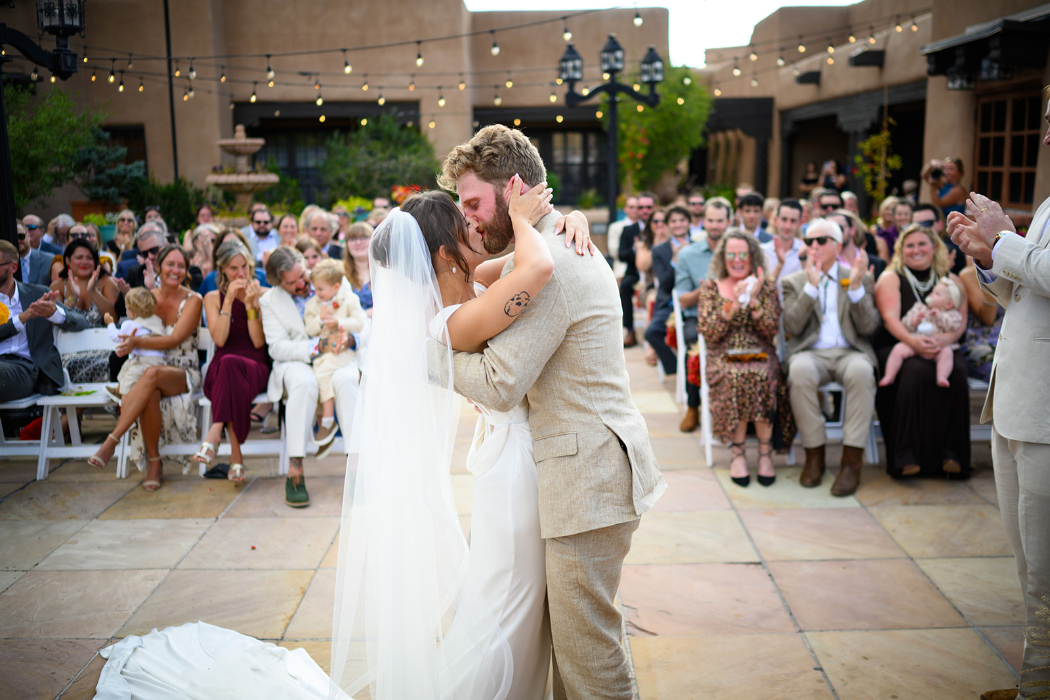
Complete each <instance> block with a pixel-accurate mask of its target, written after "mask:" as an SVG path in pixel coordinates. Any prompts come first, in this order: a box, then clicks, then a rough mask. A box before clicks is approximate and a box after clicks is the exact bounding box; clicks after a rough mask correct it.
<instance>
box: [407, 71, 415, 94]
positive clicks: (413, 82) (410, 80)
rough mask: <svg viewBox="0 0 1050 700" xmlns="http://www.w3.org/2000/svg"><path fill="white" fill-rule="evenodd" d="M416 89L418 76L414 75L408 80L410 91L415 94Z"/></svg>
mask: <svg viewBox="0 0 1050 700" xmlns="http://www.w3.org/2000/svg"><path fill="white" fill-rule="evenodd" d="M415 89H416V75H415V73H413V74H412V75H411V76H410V77H409V79H408V91H409V92H413V91H415Z"/></svg>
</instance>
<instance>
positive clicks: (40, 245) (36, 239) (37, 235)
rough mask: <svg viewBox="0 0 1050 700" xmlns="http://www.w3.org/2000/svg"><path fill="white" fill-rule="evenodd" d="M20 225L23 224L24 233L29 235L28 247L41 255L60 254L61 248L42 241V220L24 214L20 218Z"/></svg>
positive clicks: (32, 215)
mask: <svg viewBox="0 0 1050 700" xmlns="http://www.w3.org/2000/svg"><path fill="white" fill-rule="evenodd" d="M22 223H23V224H25V227H26V231H27V232H28V233H29V241H30V245H31V246H32V247H33V249H34V250H39V251H40V252H41V253H50V254H51V255H61V254H62V249H61V248H59V247H58V246H57V245H53V244H51V243H48V242H47V241H45V240H44V236H45V233H44V231H45V229H44V220H43V219H41V218H40V217H39V216H37V215H36V214H26V215H25V216H24V217H22Z"/></svg>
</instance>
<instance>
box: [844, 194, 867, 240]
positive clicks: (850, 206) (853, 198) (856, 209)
mask: <svg viewBox="0 0 1050 700" xmlns="http://www.w3.org/2000/svg"><path fill="white" fill-rule="evenodd" d="M842 208H843V209H845V210H846V211H848V212H852V213H854V214H856V215H857V216H860V204H858V203H857V195H855V194H853V193H852V192H850V191H849V190H844V191H843V192H842ZM869 235H870V234H869Z"/></svg>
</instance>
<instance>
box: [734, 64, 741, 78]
mask: <svg viewBox="0 0 1050 700" xmlns="http://www.w3.org/2000/svg"><path fill="white" fill-rule="evenodd" d="M733 77H736V78H739V77H740V66H738V65H737V64H735V63H734V64H733Z"/></svg>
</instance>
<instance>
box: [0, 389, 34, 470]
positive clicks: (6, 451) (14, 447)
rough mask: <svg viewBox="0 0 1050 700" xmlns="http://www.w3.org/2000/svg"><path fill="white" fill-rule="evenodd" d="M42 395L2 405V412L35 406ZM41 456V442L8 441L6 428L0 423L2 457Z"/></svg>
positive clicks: (0, 406) (0, 407)
mask: <svg viewBox="0 0 1050 700" xmlns="http://www.w3.org/2000/svg"><path fill="white" fill-rule="evenodd" d="M38 399H40V394H30V395H29V396H27V397H25V398H24V399H18V400H17V401H6V402H4V403H0V411H20V410H24V409H27V408H29V407H31V406H35V405H36V402H37V400H38ZM39 454H40V441H39V440H19V439H17V438H16V439H14V440H8V439H7V436H5V435H4V426H3V423H2V422H0V457H30V456H32V455H39Z"/></svg>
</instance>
